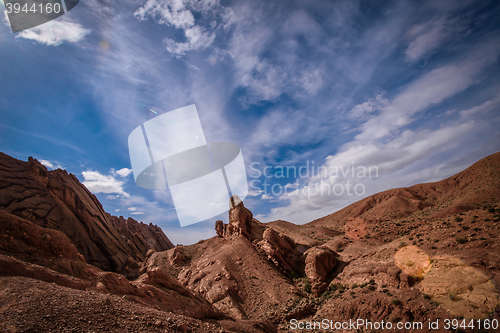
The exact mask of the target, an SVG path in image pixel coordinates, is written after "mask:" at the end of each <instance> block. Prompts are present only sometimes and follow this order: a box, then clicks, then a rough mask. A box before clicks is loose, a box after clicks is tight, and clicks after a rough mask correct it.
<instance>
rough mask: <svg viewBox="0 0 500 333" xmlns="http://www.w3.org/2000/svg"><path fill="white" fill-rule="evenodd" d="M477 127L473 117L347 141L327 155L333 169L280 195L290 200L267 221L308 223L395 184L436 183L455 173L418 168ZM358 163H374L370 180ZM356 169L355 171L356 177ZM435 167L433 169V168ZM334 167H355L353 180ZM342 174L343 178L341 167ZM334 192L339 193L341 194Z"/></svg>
mask: <svg viewBox="0 0 500 333" xmlns="http://www.w3.org/2000/svg"><path fill="white" fill-rule="evenodd" d="M475 128H476V127H475V123H474V122H473V121H468V122H465V123H458V124H450V125H449V126H447V127H443V128H440V129H438V130H435V131H431V130H421V131H411V130H407V131H404V132H402V133H401V134H400V135H398V136H397V137H395V138H394V139H393V140H391V141H388V142H386V143H385V144H377V145H375V144H356V143H349V144H346V145H345V146H344V147H342V148H341V152H339V153H337V154H336V155H332V156H328V157H327V158H326V160H325V163H324V165H323V167H326V170H328V172H327V173H324V172H323V173H320V174H319V175H316V176H313V177H309V178H308V179H307V180H306V183H307V185H305V186H304V187H302V188H301V189H296V190H294V191H288V192H289V194H283V195H282V196H281V197H280V198H279V199H280V200H281V201H285V202H289V204H288V205H286V206H284V207H278V208H274V209H272V211H271V214H270V215H269V216H268V217H267V219H266V220H267V221H270V220H275V219H279V218H282V219H285V220H289V221H291V222H296V223H304V222H308V221H311V220H313V219H315V218H318V217H321V216H324V215H327V214H331V213H333V212H334V211H336V210H338V209H340V208H342V207H345V206H346V205H348V204H351V203H353V202H356V201H358V200H360V199H362V198H363V197H365V196H367V195H370V194H374V193H377V192H380V191H383V190H386V189H388V188H391V187H403V186H410V185H413V184H414V183H417V182H427V181H430V178H431V177H437V178H439V177H443V176H449V175H450V174H448V173H446V174H445V173H439V172H438V171H439V169H436V166H435V165H432V164H431V166H428V165H427V166H426V167H424V168H421V169H419V168H412V166H415V165H426V164H427V163H425V162H424V161H426V160H428V159H431V158H432V157H433V156H434V155H435V154H437V153H440V152H443V151H448V150H451V149H453V148H456V147H457V146H458V145H459V144H460V141H459V140H458V139H463V137H464V136H466V135H469V134H470V133H471V132H473V130H474V129H475ZM353 162H354V163H353ZM358 166H361V167H364V168H365V170H368V168H369V167H374V168H373V169H372V170H373V172H372V176H371V178H370V177H368V174H367V177H366V178H358V172H359V171H360V170H361V169H359V168H358ZM354 167H355V168H354ZM375 167H376V169H375ZM352 168H354V170H355V172H354V177H352V173H351V170H353V169H352ZM429 169H432V172H430V171H429ZM332 170H344V171H346V170H349V171H348V172H347V178H342V177H329V176H330V175H331V174H332V173H333V171H332ZM339 174H340V175H341V176H342V173H341V171H339ZM443 178H444V177H443ZM436 180H438V179H436ZM347 181H349V182H350V184H351V185H349V186H350V190H349V191H350V192H351V194H349V193H348V188H347ZM337 184H338V185H337ZM355 184H362V186H361V187H359V188H358V190H359V191H358V192H359V193H361V189H362V188H364V191H363V195H361V196H359V195H355V194H354V185H355ZM335 186H337V187H335ZM322 187H323V192H321V188H322ZM341 189H342V190H341ZM334 190H335V191H336V192H337V193H338V194H339V195H336V194H335V193H334Z"/></svg>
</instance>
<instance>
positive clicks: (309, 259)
mask: <svg viewBox="0 0 500 333" xmlns="http://www.w3.org/2000/svg"><path fill="white" fill-rule="evenodd" d="M304 254H305V256H306V260H305V263H306V266H305V273H306V276H307V277H308V278H309V280H310V281H311V285H312V287H313V288H312V291H313V293H314V294H315V295H318V294H320V293H321V292H323V291H324V290H325V289H326V286H327V284H326V283H324V282H325V281H326V279H327V277H328V275H329V274H330V273H331V272H332V271H333V270H334V269H335V267H336V265H337V259H336V256H337V254H336V253H335V252H333V251H332V250H330V249H328V248H326V247H313V248H310V249H309V250H307V251H306V252H305V253H304Z"/></svg>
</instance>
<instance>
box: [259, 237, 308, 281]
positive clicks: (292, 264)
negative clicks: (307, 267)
mask: <svg viewBox="0 0 500 333" xmlns="http://www.w3.org/2000/svg"><path fill="white" fill-rule="evenodd" d="M294 246H295V242H294V241H293V240H292V239H291V238H290V237H287V236H286V235H284V234H282V233H279V232H278V231H276V230H274V229H272V228H267V229H266V230H265V231H264V233H263V235H262V240H261V241H260V242H258V243H257V247H258V248H259V249H260V250H262V251H263V252H264V253H265V254H267V257H268V259H269V260H271V261H272V262H273V263H274V264H275V265H276V266H277V267H278V268H280V269H281V270H282V271H285V273H287V274H290V273H296V274H299V275H301V274H302V273H303V271H304V259H303V257H302V256H301V255H300V254H299V253H298V252H297V251H295V250H294Z"/></svg>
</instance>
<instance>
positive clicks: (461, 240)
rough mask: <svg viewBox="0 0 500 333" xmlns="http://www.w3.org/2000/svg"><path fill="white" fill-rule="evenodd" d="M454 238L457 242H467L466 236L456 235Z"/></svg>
mask: <svg viewBox="0 0 500 333" xmlns="http://www.w3.org/2000/svg"><path fill="white" fill-rule="evenodd" d="M455 239H456V240H457V243H458V244H465V243H467V237H456V238H455Z"/></svg>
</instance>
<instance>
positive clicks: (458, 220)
mask: <svg viewBox="0 0 500 333" xmlns="http://www.w3.org/2000/svg"><path fill="white" fill-rule="evenodd" d="M463 220H464V219H463V218H461V217H460V216H456V217H455V221H456V222H462V221H463Z"/></svg>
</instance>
